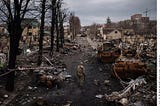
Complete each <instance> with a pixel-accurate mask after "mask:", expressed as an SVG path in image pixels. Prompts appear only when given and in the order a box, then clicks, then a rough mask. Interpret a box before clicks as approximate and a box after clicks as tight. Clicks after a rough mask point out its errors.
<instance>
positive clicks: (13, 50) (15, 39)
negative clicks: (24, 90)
mask: <svg viewBox="0 0 160 106" xmlns="http://www.w3.org/2000/svg"><path fill="white" fill-rule="evenodd" d="M20 36H21V32H20V31H16V32H15V35H10V50H9V63H8V68H9V69H15V66H16V57H17V53H18V47H19V40H20ZM8 71H11V70H8ZM14 78H15V71H12V72H10V73H9V74H8V75H7V83H6V90H7V91H10V92H12V91H13V90H14Z"/></svg>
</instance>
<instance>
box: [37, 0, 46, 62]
mask: <svg viewBox="0 0 160 106" xmlns="http://www.w3.org/2000/svg"><path fill="white" fill-rule="evenodd" d="M41 9H42V11H41V26H40V36H39V51H38V65H41V63H42V52H43V36H44V24H45V23H44V20H45V13H46V11H45V10H46V0H42V2H41Z"/></svg>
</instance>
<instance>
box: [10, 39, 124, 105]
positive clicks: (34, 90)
mask: <svg viewBox="0 0 160 106" xmlns="http://www.w3.org/2000/svg"><path fill="white" fill-rule="evenodd" d="M76 42H77V43H78V45H79V46H80V48H79V49H78V50H76V52H75V53H74V54H70V55H69V54H64V55H62V56H61V61H62V62H63V63H64V64H66V69H67V73H68V74H70V75H71V76H72V77H71V79H69V80H68V81H65V82H64V83H63V84H62V85H61V88H56V87H53V88H50V89H49V88H47V87H41V86H36V85H35V83H32V82H30V83H29V84H28V85H25V88H24V90H23V91H21V93H19V94H18V95H17V96H16V97H15V98H14V100H12V102H10V103H9V104H8V106H13V105H14V106H35V103H36V104H37V100H39V99H40V100H41V102H42V101H45V103H46V102H47V105H48V106H55V105H56V106H57V105H58V106H63V105H65V104H70V105H71V106H98V105H106V102H104V101H103V100H101V99H99V98H96V95H100V94H105V93H108V94H110V93H111V92H112V91H119V90H121V89H122V87H121V85H120V84H119V81H118V80H116V79H113V78H111V69H112V68H111V67H112V64H103V63H101V62H99V61H98V60H97V58H96V51H95V50H94V49H93V48H92V47H91V45H90V44H89V43H88V40H87V38H86V37H77V39H76ZM80 62H83V65H84V67H85V75H86V78H85V83H84V87H83V88H80V87H79V86H78V83H77V77H76V69H77V66H78V64H80ZM41 104H44V103H41ZM39 105H40V104H39Z"/></svg>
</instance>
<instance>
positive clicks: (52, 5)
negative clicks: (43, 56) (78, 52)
mask: <svg viewBox="0 0 160 106" xmlns="http://www.w3.org/2000/svg"><path fill="white" fill-rule="evenodd" d="M56 1H57V0H51V11H52V19H51V50H50V55H51V56H52V55H53V43H54V32H55V19H56V17H55V16H56V15H55V14H56Z"/></svg>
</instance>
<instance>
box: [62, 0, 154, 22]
mask: <svg viewBox="0 0 160 106" xmlns="http://www.w3.org/2000/svg"><path fill="white" fill-rule="evenodd" d="M64 2H65V3H66V4H65V5H66V6H67V7H68V8H69V10H70V11H74V12H75V15H76V16H78V17H79V18H80V20H81V24H82V25H90V24H92V23H94V22H95V23H100V24H101V23H105V22H106V18H107V17H108V16H110V18H111V20H112V21H113V22H118V21H120V20H125V19H130V16H131V15H133V14H135V13H140V14H143V16H145V14H144V13H143V12H144V11H145V10H146V8H147V9H149V10H150V9H151V11H150V12H149V13H148V16H149V17H150V18H151V19H156V17H157V16H156V12H157V7H156V6H157V1H156V0H64Z"/></svg>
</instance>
